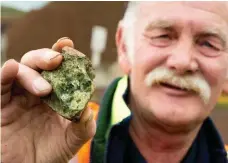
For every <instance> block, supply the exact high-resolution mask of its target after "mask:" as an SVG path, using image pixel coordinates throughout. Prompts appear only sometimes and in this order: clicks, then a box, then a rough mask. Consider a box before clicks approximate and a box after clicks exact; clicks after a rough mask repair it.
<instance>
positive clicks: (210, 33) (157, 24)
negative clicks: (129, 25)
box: [145, 19, 228, 46]
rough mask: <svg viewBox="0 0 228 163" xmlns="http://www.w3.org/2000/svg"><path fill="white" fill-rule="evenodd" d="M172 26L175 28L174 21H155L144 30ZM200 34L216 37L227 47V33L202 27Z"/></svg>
mask: <svg viewBox="0 0 228 163" xmlns="http://www.w3.org/2000/svg"><path fill="white" fill-rule="evenodd" d="M174 26H175V21H174V20H166V19H157V20H155V21H152V22H150V23H148V25H147V26H146V28H145V31H150V30H153V29H156V28H162V29H169V28H172V27H174ZM200 33H201V35H205V36H214V37H217V38H218V39H220V40H221V41H222V44H224V46H227V39H228V36H227V33H226V32H224V31H222V30H220V29H219V28H218V27H204V28H203V29H202V30H201V32H200Z"/></svg>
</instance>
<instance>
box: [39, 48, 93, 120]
mask: <svg viewBox="0 0 228 163" xmlns="http://www.w3.org/2000/svg"><path fill="white" fill-rule="evenodd" d="M61 55H63V62H62V63H61V65H60V66H59V67H58V68H57V69H55V70H52V71H43V72H42V73H41V75H42V76H43V77H44V79H46V80H47V81H48V82H49V83H50V84H51V85H52V88H53V90H52V92H51V93H50V94H49V95H48V96H46V97H44V98H43V100H44V102H45V103H47V104H48V105H49V106H50V107H51V108H52V109H53V110H54V111H56V112H57V113H59V114H60V115H61V116H63V117H65V118H67V119H69V120H71V121H77V120H79V118H80V115H81V113H82V111H83V109H84V108H85V107H86V105H87V103H88V102H89V100H90V99H91V97H92V94H93V92H94V89H95V85H94V83H93V79H94V78H95V74H94V69H93V67H92V64H91V61H90V60H89V59H88V58H87V57H86V56H85V55H84V54H82V53H81V52H79V51H77V50H75V49H73V48H70V47H64V48H63V49H62V53H61Z"/></svg>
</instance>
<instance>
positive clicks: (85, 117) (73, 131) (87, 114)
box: [66, 107, 96, 153]
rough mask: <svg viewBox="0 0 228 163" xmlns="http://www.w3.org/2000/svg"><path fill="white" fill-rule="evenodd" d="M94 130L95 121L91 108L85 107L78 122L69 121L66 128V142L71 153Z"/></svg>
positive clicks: (91, 135)
mask: <svg viewBox="0 0 228 163" xmlns="http://www.w3.org/2000/svg"><path fill="white" fill-rule="evenodd" d="M95 132H96V122H95V120H94V114H93V111H92V109H91V108H89V107H87V108H86V109H85V110H84V111H83V113H82V115H81V118H80V121H79V122H71V123H70V125H69V126H68V128H67V133H66V135H67V136H66V142H67V145H68V147H69V149H70V150H71V152H72V153H75V152H77V151H78V150H79V149H80V148H81V147H82V145H83V144H85V143H86V142H87V141H88V140H89V139H91V138H92V137H93V136H94V135H95Z"/></svg>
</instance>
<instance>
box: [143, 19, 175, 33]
mask: <svg viewBox="0 0 228 163" xmlns="http://www.w3.org/2000/svg"><path fill="white" fill-rule="evenodd" d="M172 26H174V21H171V20H163V19H158V20H155V21H152V22H150V23H149V25H147V26H146V28H145V30H146V31H149V30H152V29H155V28H170V27H172Z"/></svg>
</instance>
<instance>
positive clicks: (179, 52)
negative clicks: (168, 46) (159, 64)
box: [167, 41, 198, 75]
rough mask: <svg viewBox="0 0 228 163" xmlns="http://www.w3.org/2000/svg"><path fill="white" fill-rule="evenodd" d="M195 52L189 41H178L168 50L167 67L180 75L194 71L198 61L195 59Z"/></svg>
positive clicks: (196, 68)
mask: <svg viewBox="0 0 228 163" xmlns="http://www.w3.org/2000/svg"><path fill="white" fill-rule="evenodd" d="M195 53H196V52H194V48H193V44H192V43H191V42H190V41H188V42H186V41H180V43H179V44H177V45H176V46H175V47H174V48H173V49H172V51H171V52H170V55H169V57H168V59H167V66H168V68H170V69H172V70H174V71H175V72H176V73H177V74H180V75H182V74H185V73H194V72H196V71H197V70H198V63H197V61H196V59H195Z"/></svg>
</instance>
